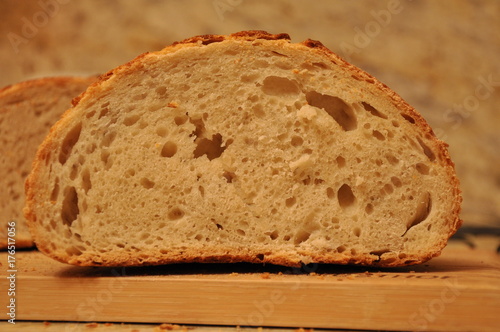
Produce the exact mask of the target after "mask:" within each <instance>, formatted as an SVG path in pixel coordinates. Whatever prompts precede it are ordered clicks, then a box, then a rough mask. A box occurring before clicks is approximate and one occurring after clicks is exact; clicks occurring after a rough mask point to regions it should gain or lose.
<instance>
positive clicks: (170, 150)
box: [161, 141, 177, 158]
mask: <svg viewBox="0 0 500 332" xmlns="http://www.w3.org/2000/svg"><path fill="white" fill-rule="evenodd" d="M176 153H177V144H175V143H174V142H171V141H168V142H166V143H165V144H163V148H162V149H161V156H162V157H166V158H171V157H173V156H174V155H175V154H176Z"/></svg>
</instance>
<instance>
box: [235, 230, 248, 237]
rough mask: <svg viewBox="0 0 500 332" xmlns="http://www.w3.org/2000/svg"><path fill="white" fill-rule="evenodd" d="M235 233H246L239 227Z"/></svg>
mask: <svg viewBox="0 0 500 332" xmlns="http://www.w3.org/2000/svg"><path fill="white" fill-rule="evenodd" d="M236 233H237V234H239V235H241V236H245V235H246V233H245V231H244V230H242V229H240V228H239V229H237V230H236Z"/></svg>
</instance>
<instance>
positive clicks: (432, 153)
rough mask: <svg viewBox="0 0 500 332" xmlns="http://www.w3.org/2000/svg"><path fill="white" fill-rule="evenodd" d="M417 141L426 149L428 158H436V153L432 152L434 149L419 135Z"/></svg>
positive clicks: (431, 159) (432, 159)
mask: <svg viewBox="0 0 500 332" xmlns="http://www.w3.org/2000/svg"><path fill="white" fill-rule="evenodd" d="M417 141H418V144H420V146H421V147H422V150H424V153H425V155H426V156H427V158H429V160H430V161H434V160H436V155H435V154H434V152H432V150H431V149H430V148H429V147H428V146H427V145H426V144H425V143H424V141H422V139H421V138H420V137H418V136H417Z"/></svg>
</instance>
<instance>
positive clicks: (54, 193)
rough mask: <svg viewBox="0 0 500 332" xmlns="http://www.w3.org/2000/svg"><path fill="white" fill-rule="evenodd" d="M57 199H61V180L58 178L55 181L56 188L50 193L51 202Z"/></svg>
mask: <svg viewBox="0 0 500 332" xmlns="http://www.w3.org/2000/svg"><path fill="white" fill-rule="evenodd" d="M57 197H59V178H58V177H56V179H55V181H54V187H53V188H52V191H51V193H50V200H51V201H52V202H55V201H57Z"/></svg>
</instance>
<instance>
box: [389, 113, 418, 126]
mask: <svg viewBox="0 0 500 332" xmlns="http://www.w3.org/2000/svg"><path fill="white" fill-rule="evenodd" d="M401 116H402V117H403V118H404V119H405V120H406V121H408V122H409V123H411V124H414V123H415V119H414V118H412V117H411V116H409V115H408V114H404V113H401ZM392 124H393V125H394V122H393V123H392ZM395 127H397V126H395Z"/></svg>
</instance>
